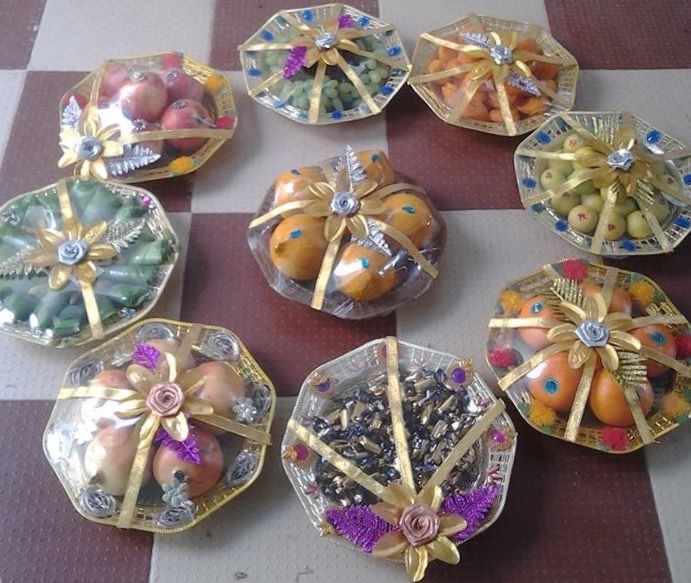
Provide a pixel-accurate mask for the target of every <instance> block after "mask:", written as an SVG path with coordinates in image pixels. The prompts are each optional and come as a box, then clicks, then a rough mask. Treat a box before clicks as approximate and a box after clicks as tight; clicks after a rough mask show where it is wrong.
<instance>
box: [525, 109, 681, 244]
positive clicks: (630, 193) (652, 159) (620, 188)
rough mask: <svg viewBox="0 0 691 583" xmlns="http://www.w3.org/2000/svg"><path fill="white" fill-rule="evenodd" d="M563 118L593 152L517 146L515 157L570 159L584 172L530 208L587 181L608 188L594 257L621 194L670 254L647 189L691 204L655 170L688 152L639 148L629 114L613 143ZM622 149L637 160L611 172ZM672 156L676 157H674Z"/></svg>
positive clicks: (535, 198) (534, 199) (528, 201)
mask: <svg viewBox="0 0 691 583" xmlns="http://www.w3.org/2000/svg"><path fill="white" fill-rule="evenodd" d="M561 117H562V119H563V120H564V121H565V122H566V123H568V124H569V125H570V126H571V129H572V130H573V131H574V132H575V133H576V134H577V135H578V136H580V137H581V138H582V139H583V140H584V142H585V144H586V145H587V146H589V147H590V148H592V150H593V151H592V152H578V153H569V152H542V151H540V150H535V149H533V148H528V147H522V148H518V149H517V150H516V154H517V155H519V156H527V157H531V158H536V159H540V160H568V161H570V162H577V163H578V164H579V165H580V166H582V167H583V168H584V169H583V170H582V171H579V172H576V173H575V175H574V176H573V177H572V178H569V179H568V180H567V181H566V182H564V183H563V184H561V185H559V186H558V187H556V188H552V189H550V190H545V191H543V192H541V193H539V194H535V195H532V196H529V197H527V198H526V199H525V202H526V204H527V205H532V204H535V203H539V202H544V201H546V200H549V199H551V198H552V197H553V196H559V195H561V194H563V193H565V192H567V191H569V190H572V189H573V188H576V187H577V186H579V185H580V184H583V183H584V182H587V181H589V180H592V181H593V186H594V187H596V188H606V189H607V196H606V197H605V203H604V206H603V207H602V211H601V212H600V217H599V219H598V223H597V227H596V228H595V233H594V234H593V238H592V241H591V244H590V252H591V253H596V254H599V253H600V252H601V250H602V246H603V244H604V241H605V230H606V228H607V224H608V223H609V220H610V218H611V216H612V212H613V210H614V205H615V204H616V202H617V200H618V199H619V198H620V197H621V196H622V195H625V196H627V197H630V198H633V199H634V200H635V201H636V203H637V204H638V206H639V208H640V209H641V211H642V212H643V214H644V216H645V218H646V221H647V222H648V224H649V225H650V229H651V230H652V231H653V234H654V235H655V237H656V238H657V240H658V241H659V243H660V247H662V250H663V251H665V252H669V251H671V250H672V243H671V242H670V240H669V238H668V237H667V235H666V233H665V231H664V229H663V228H662V226H661V225H660V222H659V221H658V219H657V218H656V217H655V215H653V213H652V212H651V210H650V207H651V204H652V198H653V196H654V195H653V193H652V190H651V189H650V187H648V188H646V185H650V186H654V187H655V188H657V189H658V190H659V191H661V192H663V193H664V194H666V195H667V196H668V197H670V198H671V199H673V200H674V201H675V203H676V204H679V205H684V206H688V205H691V198H689V197H688V196H686V195H684V194H683V192H682V191H681V190H680V189H679V186H678V185H677V184H676V183H675V184H674V185H669V184H664V183H663V182H661V181H660V180H658V178H657V177H656V176H655V172H654V166H655V165H656V164H661V163H664V162H665V161H666V160H668V159H672V158H677V157H682V156H683V155H685V150H674V151H672V152H669V153H667V154H656V153H652V152H649V151H648V150H646V149H645V148H643V147H641V146H640V145H639V144H638V142H637V138H636V132H635V129H634V127H633V121H632V118H631V114H629V113H626V112H625V113H624V114H623V117H622V123H621V126H620V127H619V129H618V130H617V131H616V133H615V134H614V136H613V138H612V142H611V144H610V143H607V142H605V141H603V140H601V139H600V138H598V137H597V136H595V135H594V134H592V133H591V132H589V131H588V130H587V129H585V128H584V127H582V126H580V125H579V124H578V122H577V121H576V120H575V119H574V118H572V117H571V116H570V115H569V114H566V113H565V114H561ZM619 149H625V150H629V151H630V152H631V153H632V155H633V156H634V161H633V163H632V165H631V167H630V168H629V169H628V170H624V169H622V168H611V167H610V166H609V163H608V157H609V155H610V154H612V153H613V152H614V151H616V150H619ZM679 152H681V153H679ZM670 155H671V156H672V158H670Z"/></svg>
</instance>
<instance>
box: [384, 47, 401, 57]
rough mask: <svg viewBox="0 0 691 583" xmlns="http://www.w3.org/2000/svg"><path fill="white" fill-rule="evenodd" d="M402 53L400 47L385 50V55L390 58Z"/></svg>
mask: <svg viewBox="0 0 691 583" xmlns="http://www.w3.org/2000/svg"><path fill="white" fill-rule="evenodd" d="M402 52H403V49H402V48H401V47H389V48H388V49H386V54H387V55H389V56H390V57H397V56H398V55H400V54H401V53H402Z"/></svg>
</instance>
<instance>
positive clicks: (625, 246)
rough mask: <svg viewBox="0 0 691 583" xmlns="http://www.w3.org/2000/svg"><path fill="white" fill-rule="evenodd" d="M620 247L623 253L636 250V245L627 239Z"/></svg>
mask: <svg viewBox="0 0 691 583" xmlns="http://www.w3.org/2000/svg"><path fill="white" fill-rule="evenodd" d="M621 247H622V249H624V250H625V251H635V250H636V244H635V243H634V242H633V241H629V240H628V239H624V240H623V241H622V242H621Z"/></svg>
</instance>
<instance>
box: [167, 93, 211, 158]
mask: <svg viewBox="0 0 691 583" xmlns="http://www.w3.org/2000/svg"><path fill="white" fill-rule="evenodd" d="M213 127H215V126H214V122H213V120H212V119H211V116H210V115H209V112H208V111H207V110H206V108H205V107H204V106H203V105H202V104H201V103H200V102H199V101H195V100H194V99H178V100H177V101H175V102H173V103H171V104H170V105H169V106H168V107H167V108H166V110H165V111H164V112H163V117H161V128H162V129H164V130H182V129H194V128H213ZM207 140H208V138H178V139H172V140H168V143H169V144H170V145H171V146H172V147H173V148H175V149H176V150H178V152H182V153H183V154H191V153H192V152H196V151H197V150H198V149H199V148H201V147H202V146H203V145H204V144H206V142H207Z"/></svg>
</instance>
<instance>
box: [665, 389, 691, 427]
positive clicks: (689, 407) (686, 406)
mask: <svg viewBox="0 0 691 583" xmlns="http://www.w3.org/2000/svg"><path fill="white" fill-rule="evenodd" d="M660 411H662V414H663V415H664V416H665V417H667V418H668V419H673V420H674V419H678V418H679V417H687V416H688V415H689V412H690V411H691V403H689V402H688V401H686V400H685V399H684V398H683V397H682V396H681V395H680V394H679V393H676V392H674V391H672V392H671V393H667V394H665V395H663V396H662V399H661V400H660Z"/></svg>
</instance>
